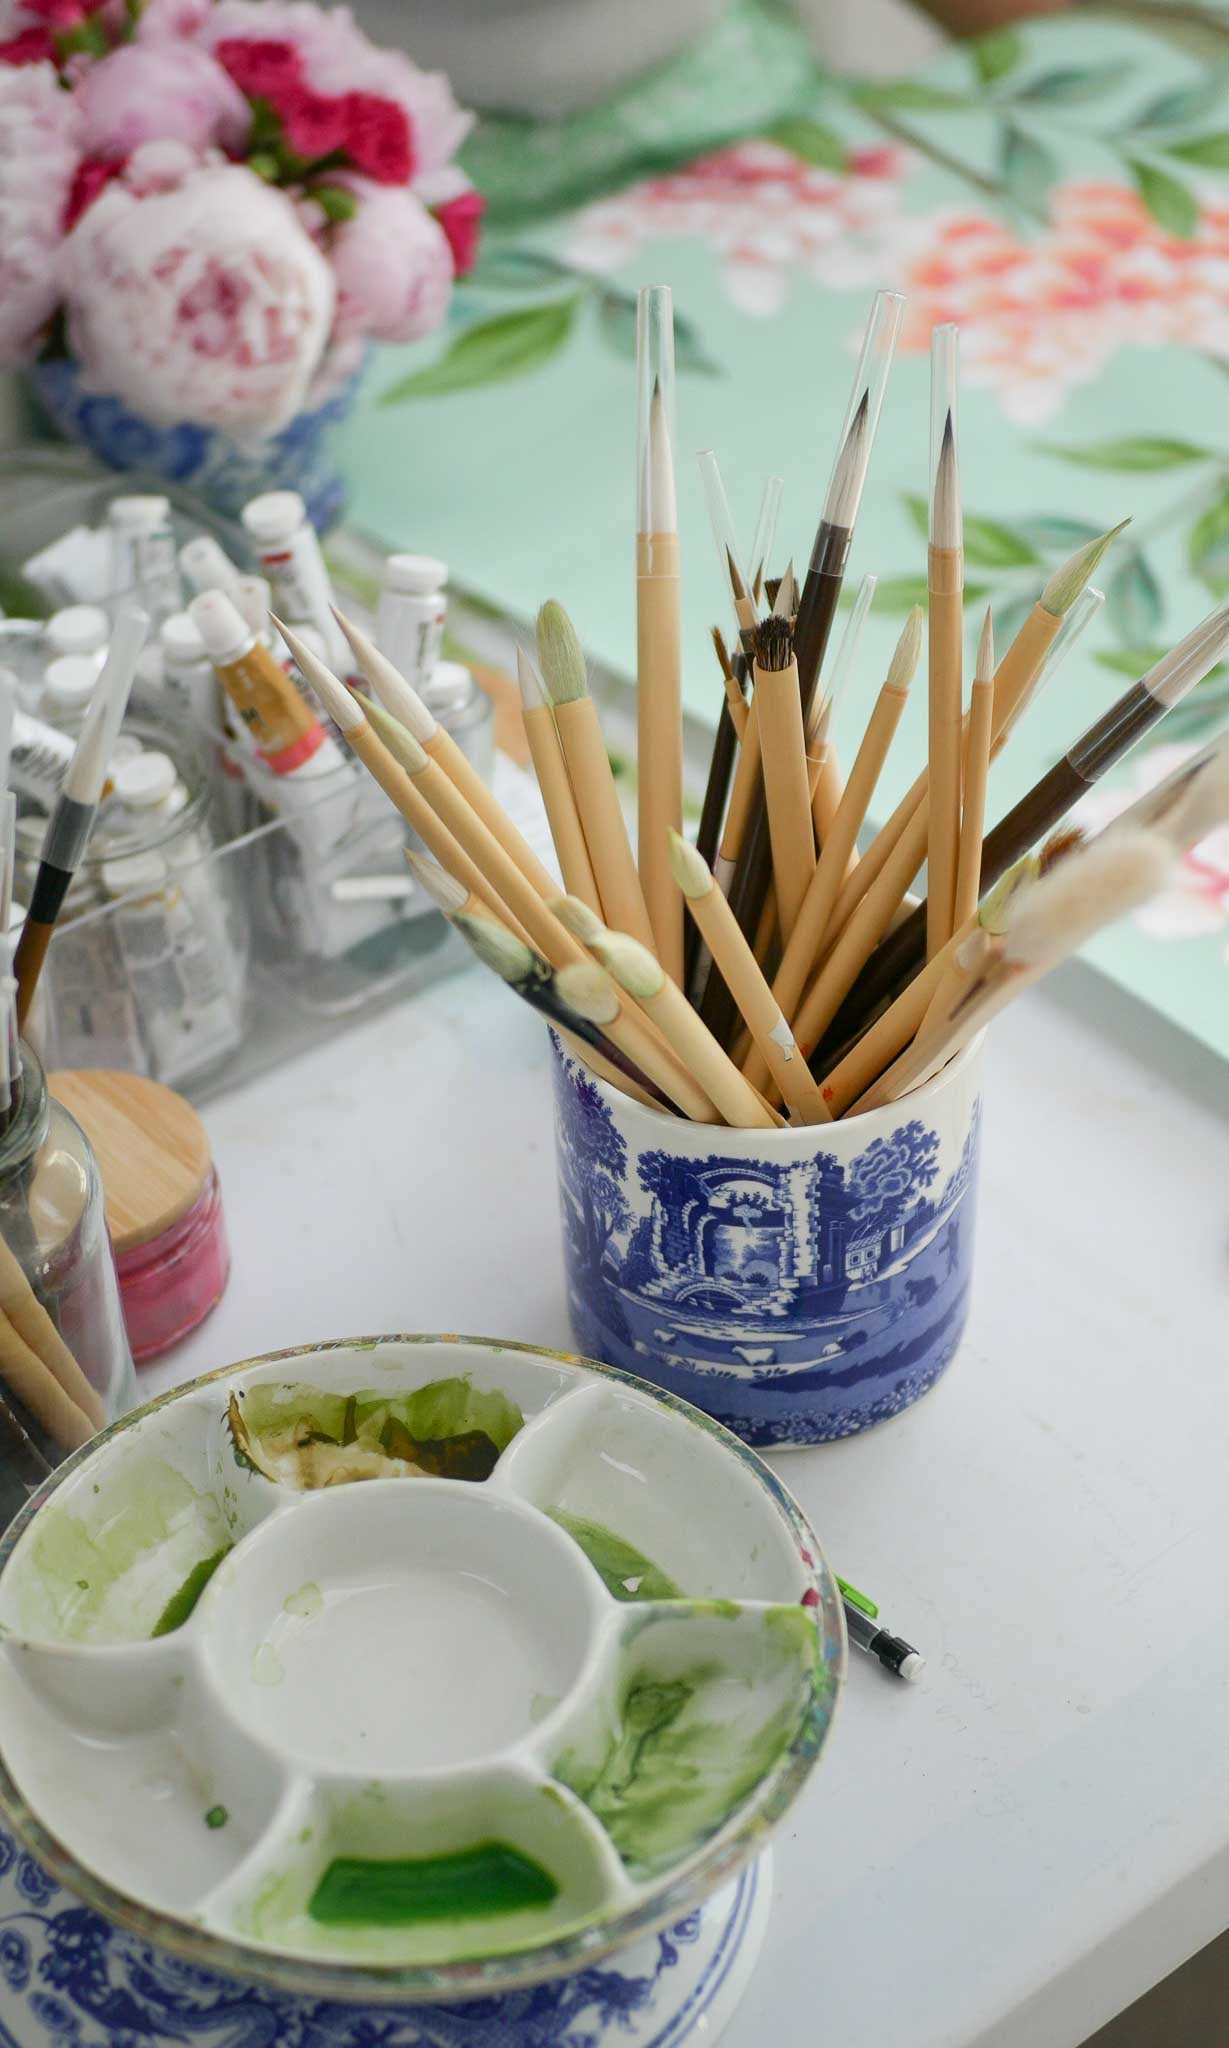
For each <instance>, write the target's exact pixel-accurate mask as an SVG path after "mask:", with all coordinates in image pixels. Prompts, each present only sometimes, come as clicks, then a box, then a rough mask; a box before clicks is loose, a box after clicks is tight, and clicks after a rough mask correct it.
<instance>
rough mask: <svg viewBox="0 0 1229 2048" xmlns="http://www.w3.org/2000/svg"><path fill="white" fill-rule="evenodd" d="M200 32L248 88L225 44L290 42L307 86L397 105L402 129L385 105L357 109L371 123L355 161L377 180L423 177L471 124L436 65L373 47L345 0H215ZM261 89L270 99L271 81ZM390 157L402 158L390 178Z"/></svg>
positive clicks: (436, 167) (247, 88) (331, 94)
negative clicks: (381, 109) (319, 3)
mask: <svg viewBox="0 0 1229 2048" xmlns="http://www.w3.org/2000/svg"><path fill="white" fill-rule="evenodd" d="M200 40H201V41H202V42H203V43H204V45H205V46H206V48H208V49H211V50H214V51H219V50H220V47H221V45H223V44H225V45H226V46H227V54H226V57H225V59H223V60H221V61H223V62H224V63H225V66H226V69H227V70H229V71H230V74H231V76H232V78H234V79H235V81H236V83H237V84H239V85H240V87H241V89H242V90H244V91H246V92H252V91H254V88H253V87H250V86H248V85H247V84H245V83H244V81H243V79H242V78H240V77H239V76H238V74H237V72H236V70H235V68H234V57H233V51H232V46H233V45H234V44H237V43H256V42H261V43H264V44H265V45H267V46H276V47H282V46H286V45H288V46H289V47H290V48H291V49H293V50H294V51H295V52H296V53H297V55H298V59H299V72H298V74H296V75H297V76H299V77H301V78H302V80H303V82H304V83H305V84H306V85H308V86H310V87H311V89H312V91H313V92H316V93H320V94H322V95H324V96H326V97H328V98H345V97H347V96H353V95H357V96H359V100H360V105H361V103H362V102H363V101H367V102H376V101H378V102H381V103H382V104H383V105H385V106H391V107H392V108H394V109H399V110H400V112H401V114H402V115H403V116H404V118H405V122H406V123H407V124H408V137H403V131H402V130H401V129H400V126H399V125H398V126H397V127H396V128H394V123H393V121H392V119H391V117H390V116H389V115H388V114H387V113H382V114H381V115H380V116H379V118H378V122H376V117H375V115H374V112H373V111H372V110H371V109H366V110H364V112H365V118H366V119H367V120H369V121H370V122H371V123H372V124H374V125H373V126H372V132H371V135H370V136H369V137H368V139H367V142H366V145H365V153H364V156H363V158H362V159H361V163H362V168H363V169H364V170H365V171H366V172H367V174H368V175H369V176H371V177H374V178H376V179H377V181H378V182H388V183H392V182H404V180H405V178H408V177H410V176H411V175H413V176H414V177H415V178H419V177H425V176H429V175H430V174H431V172H433V171H436V170H439V169H440V168H441V167H442V166H443V165H444V164H446V163H447V162H448V159H449V158H450V157H451V156H453V155H455V153H456V151H457V149H458V148H459V147H460V145H461V143H462V141H463V140H464V138H465V135H466V134H467V132H468V130H469V127H470V124H471V120H472V116H471V115H469V114H466V113H464V112H463V111H462V110H461V108H460V107H458V105H457V103H456V101H455V99H454V98H453V95H452V88H451V87H450V85H449V83H448V80H447V79H446V78H445V77H444V75H443V73H442V72H428V71H420V70H419V69H418V66H417V65H416V64H413V63H411V61H410V59H409V58H408V57H407V56H406V55H405V53H404V51H401V50H382V49H377V47H376V46H375V44H374V43H371V42H369V41H368V40H367V37H366V36H365V35H364V34H363V33H362V31H361V30H360V29H359V28H358V27H357V26H356V25H355V22H354V19H353V17H352V15H351V14H350V11H349V9H348V8H345V7H333V8H327V9H325V8H320V7H316V6H313V5H311V4H310V0H218V4H217V5H216V6H215V7H214V8H213V9H212V10H211V12H210V14H209V15H208V17H207V18H206V20H205V22H204V24H203V26H202V28H201V31H200ZM287 82H288V83H289V82H291V81H287ZM266 96H267V97H270V98H274V99H275V98H276V89H275V90H274V91H272V92H270V93H268V94H267V95H266ZM405 152H408V165H406V158H405ZM355 160H356V162H359V161H360V159H359V158H357V157H356V159H355ZM395 165H402V166H405V167H404V169H403V170H402V174H401V177H400V179H398V180H396V181H394V179H393V176H392V171H393V167H394V166H395Z"/></svg>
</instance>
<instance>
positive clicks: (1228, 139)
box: [1165, 129, 1229, 171]
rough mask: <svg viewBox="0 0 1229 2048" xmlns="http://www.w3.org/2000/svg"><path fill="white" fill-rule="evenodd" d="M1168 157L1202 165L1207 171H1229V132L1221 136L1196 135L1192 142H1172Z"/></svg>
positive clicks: (1221, 133)
mask: <svg viewBox="0 0 1229 2048" xmlns="http://www.w3.org/2000/svg"><path fill="white" fill-rule="evenodd" d="M1165 153H1166V155H1167V156H1177V157H1181V159H1182V161H1183V163H1184V164H1200V165H1202V166H1203V168H1204V169H1206V170H1211V171H1229V131H1226V130H1223V129H1222V131H1221V132H1220V134H1219V135H1196V136H1195V137H1194V138H1193V140H1192V141H1190V142H1171V143H1170V144H1169V146H1168V148H1167V150H1166V152H1165Z"/></svg>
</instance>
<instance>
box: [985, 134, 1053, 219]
mask: <svg viewBox="0 0 1229 2048" xmlns="http://www.w3.org/2000/svg"><path fill="white" fill-rule="evenodd" d="M999 169H1000V171H1001V173H1002V177H1003V182H1004V184H1005V185H1006V186H1007V189H1008V191H1009V193H1010V194H1011V197H1012V198H1013V199H1014V200H1015V202H1016V204H1017V205H1018V206H1022V207H1024V208H1025V210H1026V211H1027V212H1029V213H1037V214H1041V215H1044V214H1045V211H1046V201H1047V200H1048V198H1049V194H1050V187H1051V186H1052V185H1053V184H1054V183H1055V182H1056V180H1057V178H1058V160H1057V158H1056V157H1055V155H1054V153H1053V151H1052V150H1050V149H1047V147H1046V145H1045V143H1044V142H1038V141H1037V138H1036V137H1035V136H1033V135H1027V134H1026V133H1025V131H1024V129H1023V128H1017V126H1016V124H1015V122H1014V121H1008V122H1007V123H1006V124H1005V126H1004V129H1003V136H1002V141H1001V143H1000V146H999Z"/></svg>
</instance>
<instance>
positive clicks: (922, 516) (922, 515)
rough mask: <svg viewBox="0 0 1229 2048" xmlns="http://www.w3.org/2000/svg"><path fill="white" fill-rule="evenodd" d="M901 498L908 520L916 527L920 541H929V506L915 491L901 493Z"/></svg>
mask: <svg viewBox="0 0 1229 2048" xmlns="http://www.w3.org/2000/svg"><path fill="white" fill-rule="evenodd" d="M901 498H902V499H903V501H904V504H905V507H906V509H907V511H908V514H909V517H910V519H911V520H912V521H913V524H914V525H915V526H916V528H917V530H918V532H919V533H920V534H921V536H922V539H923V540H929V539H930V506H929V505H928V504H927V502H926V500H925V498H923V497H922V496H921V494H920V493H919V492H917V491H902V492H901Z"/></svg>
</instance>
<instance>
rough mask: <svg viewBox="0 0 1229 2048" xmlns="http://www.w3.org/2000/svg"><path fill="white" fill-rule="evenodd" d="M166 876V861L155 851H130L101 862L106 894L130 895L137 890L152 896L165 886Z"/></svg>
mask: <svg viewBox="0 0 1229 2048" xmlns="http://www.w3.org/2000/svg"><path fill="white" fill-rule="evenodd" d="M166 878H167V865H166V862H165V861H164V860H163V858H162V856H161V854H157V853H130V854H127V855H126V856H125V857H124V858H122V859H120V860H105V861H104V862H103V864H102V886H103V888H104V889H105V890H106V892H107V894H108V896H131V895H133V894H134V893H135V892H136V891H137V890H140V891H142V892H143V893H145V894H148V895H150V896H154V895H156V894H157V893H158V891H159V890H160V889H163V888H165V886H166Z"/></svg>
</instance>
